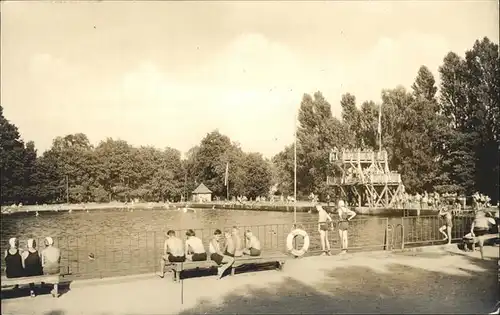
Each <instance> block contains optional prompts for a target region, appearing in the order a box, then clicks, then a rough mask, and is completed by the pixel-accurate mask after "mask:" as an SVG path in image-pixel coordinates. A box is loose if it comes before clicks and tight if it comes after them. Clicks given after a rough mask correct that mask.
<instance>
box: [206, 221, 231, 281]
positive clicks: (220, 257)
mask: <svg viewBox="0 0 500 315" xmlns="http://www.w3.org/2000/svg"><path fill="white" fill-rule="evenodd" d="M221 237H222V232H221V230H219V229H217V230H215V232H214V237H213V238H212V240H211V241H210V244H209V246H208V251H209V252H210V259H211V260H213V261H215V263H216V264H217V265H219V266H220V267H219V268H217V278H218V279H220V278H222V276H223V275H224V272H225V271H226V270H227V269H228V268H230V267H231V266H232V265H233V263H234V258H233V257H230V256H227V255H224V254H223V252H222V250H221V246H220V239H221ZM221 265H222V266H221Z"/></svg>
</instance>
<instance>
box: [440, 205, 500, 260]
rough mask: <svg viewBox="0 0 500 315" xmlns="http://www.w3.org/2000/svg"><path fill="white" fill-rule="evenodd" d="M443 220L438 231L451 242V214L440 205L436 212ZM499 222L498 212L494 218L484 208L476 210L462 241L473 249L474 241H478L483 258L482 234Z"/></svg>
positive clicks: (488, 231) (445, 239)
mask: <svg viewBox="0 0 500 315" xmlns="http://www.w3.org/2000/svg"><path fill="white" fill-rule="evenodd" d="M438 215H439V216H440V217H441V218H442V219H443V220H444V224H443V225H442V226H441V227H440V228H439V232H440V233H441V234H443V236H444V238H443V240H444V241H448V244H451V240H452V234H451V232H452V229H453V215H452V212H451V210H450V209H449V208H446V207H444V206H443V207H441V209H440V210H439V214H438ZM499 223H500V221H499V218H498V212H497V214H496V220H495V218H494V217H493V216H492V215H491V213H489V212H487V211H484V210H477V211H476V212H475V214H474V220H473V221H472V224H471V227H470V232H469V233H468V234H466V235H465V236H463V239H462V240H463V242H464V243H465V244H470V245H471V247H472V250H474V249H475V244H476V242H477V243H479V248H480V251H481V258H484V255H483V246H484V237H483V236H484V235H486V234H489V233H490V230H491V227H492V226H495V225H496V226H498V225H499ZM464 249H465V250H467V246H464Z"/></svg>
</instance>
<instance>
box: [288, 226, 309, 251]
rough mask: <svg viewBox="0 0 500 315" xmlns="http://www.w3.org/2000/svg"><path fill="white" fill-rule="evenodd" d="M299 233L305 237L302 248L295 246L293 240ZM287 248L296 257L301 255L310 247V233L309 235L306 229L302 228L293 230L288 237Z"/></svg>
mask: <svg viewBox="0 0 500 315" xmlns="http://www.w3.org/2000/svg"><path fill="white" fill-rule="evenodd" d="M298 235H300V236H302V237H303V238H304V246H302V248H301V249H295V248H293V240H294V238H295V237H296V236H298ZM286 248H287V250H288V251H289V252H290V253H292V255H294V256H295V257H300V256H302V255H304V254H305V253H306V252H307V250H308V249H309V235H307V232H306V231H304V230H301V229H295V230H293V231H292V232H290V234H288V237H287V238H286Z"/></svg>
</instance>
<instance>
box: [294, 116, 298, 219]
mask: <svg viewBox="0 0 500 315" xmlns="http://www.w3.org/2000/svg"><path fill="white" fill-rule="evenodd" d="M296 115H297V114H296ZM294 129H295V130H294V145H293V224H294V226H295V225H296V224H297V116H295V128H294Z"/></svg>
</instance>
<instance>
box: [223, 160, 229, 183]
mask: <svg viewBox="0 0 500 315" xmlns="http://www.w3.org/2000/svg"><path fill="white" fill-rule="evenodd" d="M228 177H229V162H227V163H226V176H225V178H224V186H227V180H228Z"/></svg>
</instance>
